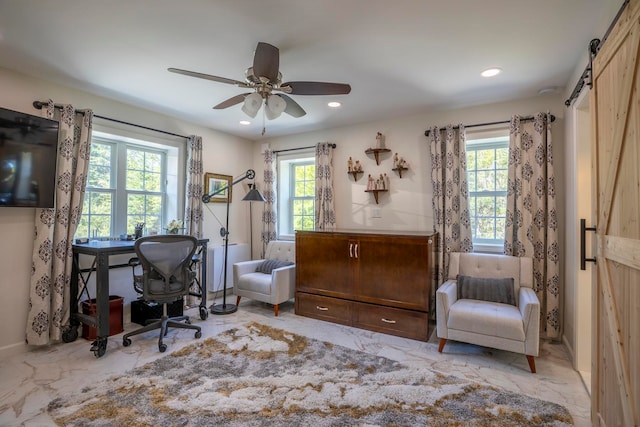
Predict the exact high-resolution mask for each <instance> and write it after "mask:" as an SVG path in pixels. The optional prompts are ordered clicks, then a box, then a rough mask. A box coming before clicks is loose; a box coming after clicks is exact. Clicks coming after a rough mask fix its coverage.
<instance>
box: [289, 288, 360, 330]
mask: <svg viewBox="0 0 640 427" xmlns="http://www.w3.org/2000/svg"><path fill="white" fill-rule="evenodd" d="M295 304H296V314H298V315H300V316H306V317H313V318H314V319H320V320H327V321H329V322H335V323H341V324H343V325H351V313H352V306H353V303H352V302H351V301H347V300H343V299H338V298H331V297H323V296H320V295H313V294H307V293H304V292H296V301H295Z"/></svg>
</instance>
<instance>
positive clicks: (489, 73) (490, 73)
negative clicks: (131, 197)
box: [480, 68, 502, 77]
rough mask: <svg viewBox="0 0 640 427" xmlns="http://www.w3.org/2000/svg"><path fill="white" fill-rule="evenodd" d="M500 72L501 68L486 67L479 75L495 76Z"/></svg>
mask: <svg viewBox="0 0 640 427" xmlns="http://www.w3.org/2000/svg"><path fill="white" fill-rule="evenodd" d="M501 72H502V68H488V69H486V70H484V71H483V72H482V73H480V75H481V76H482V77H493V76H497V75H498V74H500V73H501Z"/></svg>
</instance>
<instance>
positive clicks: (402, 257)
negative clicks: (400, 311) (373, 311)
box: [354, 236, 432, 311]
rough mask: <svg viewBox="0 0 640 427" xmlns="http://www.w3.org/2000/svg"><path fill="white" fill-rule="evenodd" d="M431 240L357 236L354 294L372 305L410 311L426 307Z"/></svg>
mask: <svg viewBox="0 0 640 427" xmlns="http://www.w3.org/2000/svg"><path fill="white" fill-rule="evenodd" d="M429 241H431V239H428V238H412V237H397V236H396V237H391V236H390V237H385V236H361V237H360V239H359V244H358V251H357V252H358V253H357V261H358V278H359V280H358V281H357V282H356V283H357V288H356V289H355V290H354V294H355V295H356V296H357V299H358V300H360V301H363V302H372V303H377V304H384V305H389V306H394V307H400V308H408V309H412V310H422V311H426V310H428V307H429V293H430V284H431V280H432V277H431V276H432V275H431V269H430V250H431V244H430V243H429Z"/></svg>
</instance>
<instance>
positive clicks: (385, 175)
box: [384, 173, 390, 190]
mask: <svg viewBox="0 0 640 427" xmlns="http://www.w3.org/2000/svg"><path fill="white" fill-rule="evenodd" d="M389 184H390V182H389V177H388V176H387V174H386V173H385V174H384V188H385V189H387V190H389V188H390V187H389Z"/></svg>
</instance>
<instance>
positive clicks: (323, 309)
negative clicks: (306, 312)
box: [316, 305, 329, 311]
mask: <svg viewBox="0 0 640 427" xmlns="http://www.w3.org/2000/svg"><path fill="white" fill-rule="evenodd" d="M316 310H320V311H329V308H327V307H320V306H319V305H316Z"/></svg>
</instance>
